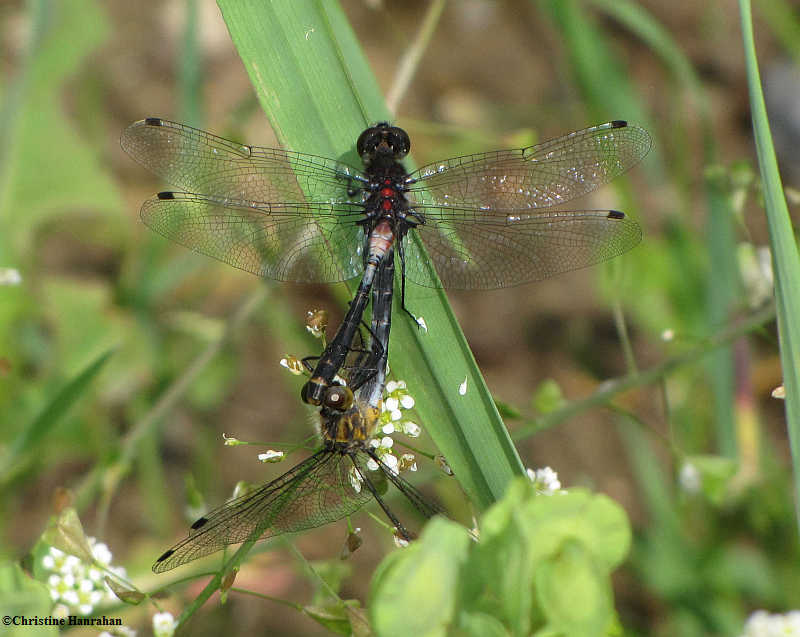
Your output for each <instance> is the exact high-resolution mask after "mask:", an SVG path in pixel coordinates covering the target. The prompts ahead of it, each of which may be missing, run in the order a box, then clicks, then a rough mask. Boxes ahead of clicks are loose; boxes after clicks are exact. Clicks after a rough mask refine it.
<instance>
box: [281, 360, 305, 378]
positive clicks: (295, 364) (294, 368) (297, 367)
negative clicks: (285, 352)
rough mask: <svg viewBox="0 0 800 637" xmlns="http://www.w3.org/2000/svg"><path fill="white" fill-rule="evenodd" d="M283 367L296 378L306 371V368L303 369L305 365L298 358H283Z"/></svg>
mask: <svg viewBox="0 0 800 637" xmlns="http://www.w3.org/2000/svg"><path fill="white" fill-rule="evenodd" d="M281 367H285V368H286V369H288V370H289V371H290V372H291V373H292V374H294V375H295V376H299V375H300V374H302V373H303V371H304V370H305V368H304V367H303V363H301V362H300V361H299V360H297V358H295V357H294V356H288V357H287V358H282V359H281Z"/></svg>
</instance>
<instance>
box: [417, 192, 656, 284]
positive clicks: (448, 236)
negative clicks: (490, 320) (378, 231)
mask: <svg viewBox="0 0 800 637" xmlns="http://www.w3.org/2000/svg"><path fill="white" fill-rule="evenodd" d="M416 209H417V210H418V211H420V212H422V213H423V214H424V215H425V224H424V225H421V226H419V227H418V231H419V236H420V237H421V239H422V243H423V244H424V246H425V249H426V251H427V253H428V255H429V256H430V259H431V261H432V262H433V264H434V266H435V267H436V272H437V273H438V276H439V279H440V280H441V283H442V285H443V286H444V287H446V288H450V289H495V288H503V287H512V286H515V285H520V284H522V283H529V282H531V281H538V280H540V279H546V278H548V277H551V276H553V275H556V274H560V273H562V272H569V271H571V270H577V269H579V268H583V267H586V266H589V265H593V264H596V263H601V262H603V261H606V260H607V259H611V258H612V257H615V256H617V255H620V254H622V253H624V252H626V251H628V250H630V249H631V248H633V247H634V246H635V245H636V244H638V243H639V241H641V238H642V232H641V228H640V227H639V224H637V223H636V222H635V221H633V220H632V219H629V218H627V217H626V216H625V215H624V214H623V213H621V212H617V211H615V210H580V211H546V210H536V211H534V210H526V211H520V212H516V211H515V212H514V213H513V214H510V213H509V214H505V215H502V216H501V215H499V214H487V211H485V210H482V209H476V208H460V207H452V206H447V207H443V206H436V207H433V206H419V207H417V208H416ZM404 248H405V273H406V275H407V276H408V278H409V279H411V280H412V281H414V282H416V283H418V284H419V285H424V286H426V287H438V284H437V282H436V280H435V279H434V278H433V276H432V274H431V272H430V267H429V265H428V264H427V262H426V261H425V259H424V258H423V256H422V253H421V251H420V250H419V249H418V247H417V245H416V244H415V242H414V241H411V240H409V239H408V238H407V239H406V240H405V243H404Z"/></svg>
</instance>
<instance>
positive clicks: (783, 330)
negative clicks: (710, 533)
mask: <svg viewBox="0 0 800 637" xmlns="http://www.w3.org/2000/svg"><path fill="white" fill-rule="evenodd" d="M739 9H740V13H741V19H742V39H743V41H744V54H745V64H746V67H747V84H748V87H749V89H750V108H751V111H752V118H753V132H754V134H755V139H756V151H757V153H758V165H759V168H760V170H761V180H762V182H763V187H764V203H765V206H766V213H767V223H768V227H769V241H770V249H771V250H772V268H773V270H774V278H775V300H776V305H777V314H778V337H779V343H780V355H781V366H782V368H783V385H784V387H785V388H786V425H787V427H788V429H789V441H790V444H791V449H792V460H793V462H794V479H795V494H797V493H800V255H798V252H797V242H796V239H795V236H794V231H793V229H792V222H791V219H790V218H789V210H788V209H787V207H786V199H785V198H784V194H783V184H782V183H781V176H780V173H779V172H778V161H777V159H776V158H775V149H774V147H773V145H772V135H771V133H770V130H769V121H768V119H767V109H766V106H765V104H764V95H763V93H762V91H761V76H760V74H759V71H758V59H757V58H756V47H755V40H754V37H753V21H752V13H751V8H750V2H749V0H739ZM798 514H799V515H800V513H798ZM799 521H800V520H799Z"/></svg>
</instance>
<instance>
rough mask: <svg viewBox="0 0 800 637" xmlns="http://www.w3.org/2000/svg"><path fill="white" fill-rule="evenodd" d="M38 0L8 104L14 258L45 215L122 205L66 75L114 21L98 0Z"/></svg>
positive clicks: (4, 152)
mask: <svg viewBox="0 0 800 637" xmlns="http://www.w3.org/2000/svg"><path fill="white" fill-rule="evenodd" d="M31 6H32V7H33V8H34V10H33V11H32V12H31V14H32V24H31V38H30V41H29V44H28V46H29V48H28V51H27V56H26V57H25V62H24V65H23V68H22V71H21V73H20V74H19V75H18V76H17V77H16V78H15V80H14V84H11V85H10V86H8V89H9V90H7V91H5V94H4V98H5V99H4V103H3V104H2V109H0V110H2V112H3V117H2V118H0V224H3V225H5V224H10V223H11V221H12V219H13V227H14V233H13V235H8V234H6V235H5V236H4V237H0V251H2V250H3V248H4V247H5V248H6V249H8V250H9V252H10V253H11V254H12V255H14V257H12V260H11V261H10V264H13V263H14V261H15V260H22V259H24V258H25V255H26V254H27V251H28V247H29V243H30V238H31V233H32V232H33V230H34V229H35V227H36V226H37V224H39V223H41V222H42V221H45V220H46V219H49V218H50V217H53V216H57V215H60V214H61V213H62V212H63V211H64V210H66V209H72V210H76V209H78V210H80V209H83V210H91V211H93V212H95V213H106V214H108V213H111V212H114V213H116V211H118V210H120V209H121V207H122V205H121V199H120V196H119V193H118V191H117V189H116V187H115V186H114V184H113V182H112V181H111V179H110V177H109V175H108V172H107V171H106V170H105V169H104V168H103V166H102V165H101V164H100V162H99V161H98V158H97V156H96V153H95V152H94V151H93V150H90V148H89V146H88V144H87V143H86V142H85V141H84V140H82V139H81V137H80V136H79V135H78V134H77V132H76V131H75V130H74V129H73V127H72V125H71V124H70V123H68V122H67V120H66V118H65V117H64V113H63V111H62V104H63V103H64V100H63V95H62V94H61V93H62V88H63V85H64V83H65V81H66V80H67V79H68V78H69V77H70V76H71V75H72V74H73V73H74V72H75V70H76V69H77V68H78V67H79V65H80V64H81V63H82V62H83V61H84V60H85V59H86V58H87V56H88V55H89V53H90V52H91V51H93V50H94V49H95V48H96V47H97V46H98V45H99V44H100V43H101V42H103V40H104V39H105V38H106V36H107V33H108V28H109V27H108V22H107V20H106V18H105V16H104V15H103V13H101V12H100V11H99V9H98V8H97V5H96V4H95V3H94V2H93V1H92V0H73V1H72V2H69V3H65V2H54V1H49V2H48V1H43V2H38V3H33V4H32V5H31ZM76 34H80V37H76ZM21 211H24V214H20V213H21ZM12 244H13V245H12ZM6 260H7V261H8V256H6ZM6 264H9V263H6Z"/></svg>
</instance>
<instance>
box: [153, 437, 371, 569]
mask: <svg viewBox="0 0 800 637" xmlns="http://www.w3.org/2000/svg"><path fill="white" fill-rule="evenodd" d="M352 469H353V462H352V460H351V459H350V457H349V456H347V455H342V454H341V453H339V452H337V451H334V450H331V449H322V450H321V451H318V452H317V453H315V454H314V455H312V456H310V457H309V458H307V459H306V460H304V461H303V462H301V463H300V464H298V465H296V466H295V467H293V468H292V469H289V471H287V472H286V473H284V474H283V475H282V476H280V477H279V478H276V479H275V480H273V481H272V482H269V483H267V484H265V485H263V486H261V487H259V488H258V489H256V490H255V491H253V492H252V493H249V494H246V495H243V496H241V497H239V498H236V499H235V500H231V501H230V502H228V503H226V504H224V505H223V506H221V507H219V508H218V509H215V510H214V511H212V512H211V513H208V514H207V515H205V516H203V517H202V518H200V519H199V520H197V522H195V523H194V524H193V525H192V530H191V531H190V532H189V536H188V537H187V538H186V539H184V540H182V541H181V542H178V543H177V544H176V545H175V546H173V547H172V548H171V549H169V550H168V551H166V552H165V553H164V554H163V555H162V556H161V557H159V558H158V560H156V563H155V564H154V565H153V571H154V572H156V573H162V572H164V571H168V570H170V569H173V568H175V567H177V566H180V565H182V564H186V563H187V562H191V561H193V560H196V559H198V558H200V557H203V556H205V555H209V554H211V553H215V552H216V551H219V550H221V549H223V548H224V547H226V546H227V545H229V544H236V543H238V542H244V541H245V540H248V539H250V538H251V537H259V538H262V539H263V538H268V537H272V536H274V535H279V534H281V533H292V532H295V531H302V530H304V529H310V528H315V527H318V526H322V525H324V524H328V523H329V522H334V521H335V520H339V519H341V518H343V517H345V516H346V515H349V514H351V513H353V512H355V511H357V510H358V509H359V508H361V507H362V506H363V505H364V504H365V503H366V502H368V501H369V500H370V498H371V497H372V496H371V494H370V493H369V492H367V491H366V490H361V491H356V489H355V488H354V486H353V480H352Z"/></svg>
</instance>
